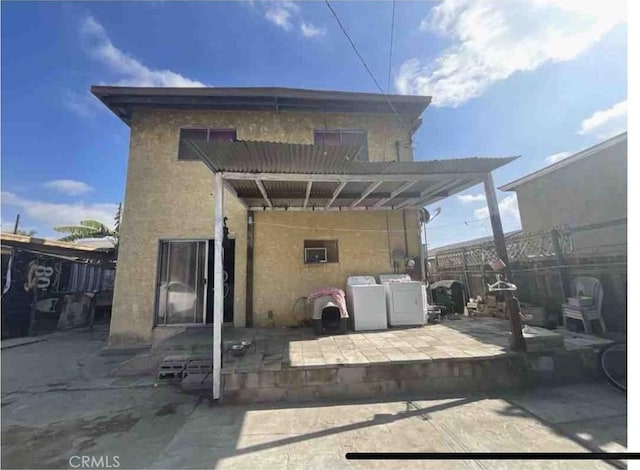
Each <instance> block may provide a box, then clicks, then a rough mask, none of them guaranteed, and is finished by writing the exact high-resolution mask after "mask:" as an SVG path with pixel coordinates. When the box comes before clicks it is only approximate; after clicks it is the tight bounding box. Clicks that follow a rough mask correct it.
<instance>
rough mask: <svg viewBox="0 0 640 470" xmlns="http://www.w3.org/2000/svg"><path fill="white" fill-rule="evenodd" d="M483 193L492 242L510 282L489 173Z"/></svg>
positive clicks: (496, 204) (496, 201)
mask: <svg viewBox="0 0 640 470" xmlns="http://www.w3.org/2000/svg"><path fill="white" fill-rule="evenodd" d="M484 193H485V195H486V197H487V207H488V208H489V217H490V218H491V229H492V231H493V241H494V243H495V245H496V251H497V253H498V258H500V259H501V260H502V261H503V262H504V264H505V265H506V268H505V269H504V273H505V276H506V278H507V280H508V281H511V269H510V268H509V255H508V254H507V243H506V241H505V239H504V232H503V231H502V220H501V219H500V209H499V208H498V198H497V197H496V190H495V186H494V185H493V177H492V176H491V173H487V174H486V175H485V177H484Z"/></svg>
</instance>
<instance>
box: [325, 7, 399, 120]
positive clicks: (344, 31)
mask: <svg viewBox="0 0 640 470" xmlns="http://www.w3.org/2000/svg"><path fill="white" fill-rule="evenodd" d="M324 1H325V3H326V4H327V7H329V10H331V13H332V14H333V17H334V18H335V19H336V22H337V23H338V26H339V27H340V29H341V30H342V32H343V33H344V35H345V36H346V38H347V40H348V41H349V44H351V47H352V48H353V51H354V52H355V53H356V55H357V56H358V58H359V59H360V62H362V65H363V66H364V68H365V70H366V71H367V73H368V74H369V76H370V77H371V79H372V80H373V82H374V83H375V84H376V87H378V90H379V91H380V93H382V94H383V95H384V96H385V98H386V100H387V103H388V104H389V107H390V108H391V109H392V110H393V112H394V113H395V115H396V116H397V117H398V120H399V121H400V123H402V125H403V126H405V127H406V124H405V122H404V120H403V119H402V118H401V117H400V113H398V110H397V109H396V108H395V106H393V103H392V102H391V100H390V99H389V97H388V96H387V94H386V93H385V92H384V90H383V89H382V87H381V86H380V83H378V80H376V77H375V76H374V75H373V72H371V69H370V68H369V66H368V65H367V62H366V61H365V60H364V58H363V57H362V55H360V52H358V48H357V47H356V45H355V44H354V43H353V40H352V39H351V36H349V33H347V30H346V29H345V28H344V26H343V25H342V21H340V18H339V17H338V14H337V13H336V11H335V10H334V9H333V7H332V6H331V3H329V0H324Z"/></svg>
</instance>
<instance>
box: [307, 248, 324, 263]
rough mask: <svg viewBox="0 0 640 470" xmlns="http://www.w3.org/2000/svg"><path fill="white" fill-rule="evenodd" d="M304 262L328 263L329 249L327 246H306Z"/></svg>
mask: <svg viewBox="0 0 640 470" xmlns="http://www.w3.org/2000/svg"><path fill="white" fill-rule="evenodd" d="M304 262H305V263H326V262H327V249H326V248H305V249H304Z"/></svg>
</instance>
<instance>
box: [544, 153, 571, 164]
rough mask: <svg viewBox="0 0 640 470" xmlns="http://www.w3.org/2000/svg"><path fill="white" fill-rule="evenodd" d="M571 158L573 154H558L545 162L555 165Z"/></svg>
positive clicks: (549, 157)
mask: <svg viewBox="0 0 640 470" xmlns="http://www.w3.org/2000/svg"><path fill="white" fill-rule="evenodd" d="M569 156H571V152H558V153H554V154H553V155H549V156H548V157H547V158H545V159H544V161H545V162H547V163H555V162H559V161H560V160H564V159H565V158H567V157H569Z"/></svg>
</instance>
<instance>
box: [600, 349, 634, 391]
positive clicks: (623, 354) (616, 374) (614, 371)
mask: <svg viewBox="0 0 640 470" xmlns="http://www.w3.org/2000/svg"><path fill="white" fill-rule="evenodd" d="M599 362H600V369H601V370H602V372H603V373H604V375H605V377H606V378H607V380H608V381H609V383H610V384H611V385H613V386H614V387H615V388H617V389H618V390H621V391H623V392H625V393H626V391H627V343H613V344H610V345H609V346H606V347H605V348H604V349H603V350H602V351H600V361H599Z"/></svg>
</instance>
